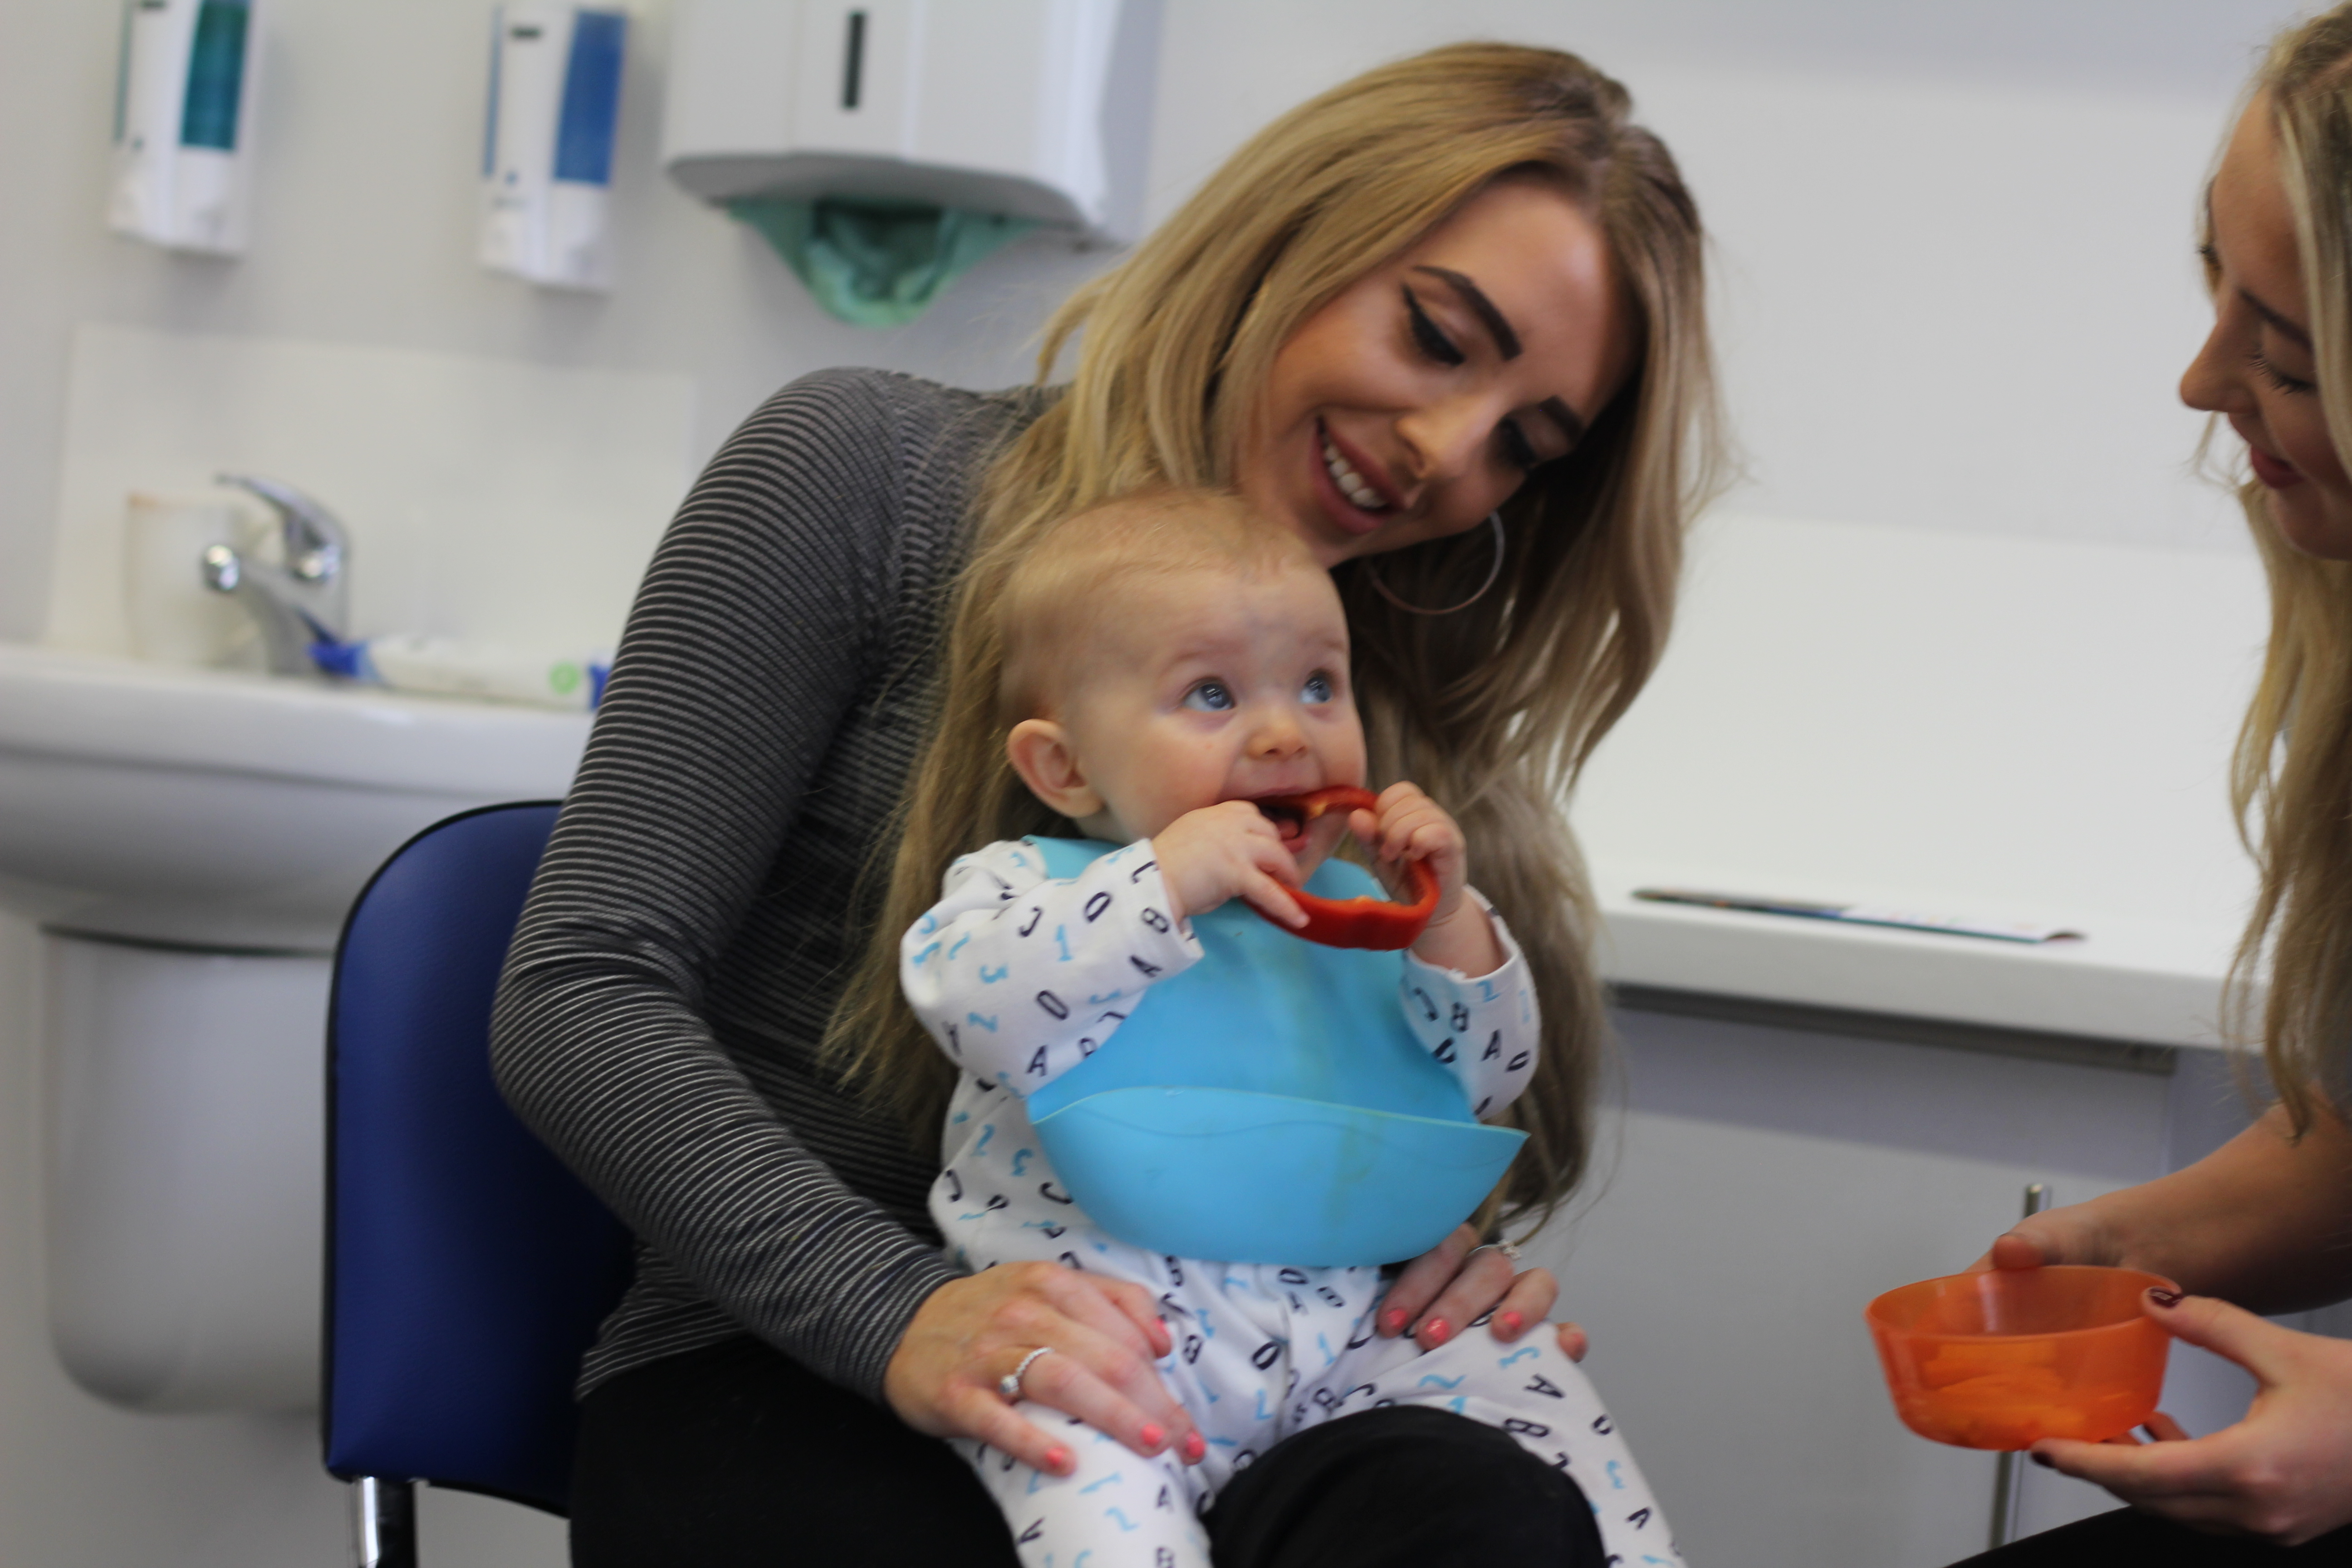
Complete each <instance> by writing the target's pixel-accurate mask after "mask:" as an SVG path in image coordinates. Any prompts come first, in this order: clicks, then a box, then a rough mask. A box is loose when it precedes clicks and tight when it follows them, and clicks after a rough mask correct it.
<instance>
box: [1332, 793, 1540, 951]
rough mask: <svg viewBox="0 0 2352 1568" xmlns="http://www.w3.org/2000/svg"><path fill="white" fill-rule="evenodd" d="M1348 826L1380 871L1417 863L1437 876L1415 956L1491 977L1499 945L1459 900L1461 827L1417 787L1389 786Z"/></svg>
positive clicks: (1481, 916)
mask: <svg viewBox="0 0 2352 1568" xmlns="http://www.w3.org/2000/svg"><path fill="white" fill-rule="evenodd" d="M1368 819H1369V820H1368ZM1349 826H1352V827H1353V828H1355V830H1356V833H1357V836H1358V837H1360V838H1362V839H1363V841H1364V844H1365V846H1366V847H1368V848H1370V850H1371V851H1372V858H1373V864H1374V865H1375V866H1377V867H1378V868H1380V869H1381V871H1382V872H1383V873H1388V872H1390V871H1391V868H1397V867H1399V866H1401V864H1402V862H1404V861H1407V860H1419V861H1423V862H1424V863H1425V864H1426V865H1427V866H1428V867H1429V869H1430V872H1431V873H1432V874H1433V876H1435V877H1436V879H1437V912H1436V913H1434V914H1433V915H1431V916H1430V917H1429V925H1428V926H1427V928H1426V929H1424V930H1423V931H1422V933H1421V936H1420V938H1419V940H1417V941H1416V942H1414V943H1413V944H1412V951H1413V954H1414V956H1416V957H1418V958H1419V959H1420V960H1421V961H1422V962H1423V963H1433V964H1436V965H1437V966H1438V967H1439V968H1441V969H1451V970H1454V971H1455V972H1456V973H1462V974H1471V975H1477V974H1490V973H1494V971H1496V969H1498V968H1500V967H1501V966H1502V963H1503V947H1502V943H1500V942H1497V941H1496V940H1495V927H1494V923H1493V922H1492V921H1489V920H1487V918H1486V910H1482V909H1480V908H1479V907H1478V906H1477V905H1475V904H1474V903H1472V902H1470V900H1468V899H1466V898H1465V897H1464V896H1463V888H1464V885H1465V883H1466V881H1467V880H1468V877H1469V868H1470V846H1469V843H1468V841H1467V840H1465V838H1464V837H1462V826H1461V825H1460V824H1459V823H1457V822H1455V821H1454V818H1453V817H1452V816H1448V815H1447V814H1446V812H1445V808H1444V807H1443V806H1441V805H1438V804H1437V803H1436V802H1435V801H1433V800H1432V799H1430V798H1429V796H1428V795H1424V794H1423V793H1422V791H1421V787H1420V786H1419V785H1418V784H1391V785H1389V787H1388V788H1386V789H1384V790H1382V791H1381V799H1380V807H1379V810H1378V811H1377V812H1370V811H1359V812H1355V813H1352V814H1351V815H1350V817H1349ZM1384 879H1387V880H1390V881H1391V882H1393V881H1394V880H1396V879H1395V878H1393V877H1384ZM1392 890H1393V889H1392Z"/></svg>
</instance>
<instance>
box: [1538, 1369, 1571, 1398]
mask: <svg viewBox="0 0 2352 1568" xmlns="http://www.w3.org/2000/svg"><path fill="white" fill-rule="evenodd" d="M1528 1393H1529V1394H1542V1395H1543V1396H1544V1397H1545V1398H1546V1399H1566V1398H1567V1397H1568V1395H1567V1394H1564V1393H1562V1392H1561V1391H1560V1388H1559V1384H1556V1383H1554V1382H1552V1380H1551V1379H1549V1378H1548V1377H1546V1376H1545V1375H1544V1374H1543V1373H1536V1380H1535V1381H1534V1382H1533V1383H1531V1384H1528Z"/></svg>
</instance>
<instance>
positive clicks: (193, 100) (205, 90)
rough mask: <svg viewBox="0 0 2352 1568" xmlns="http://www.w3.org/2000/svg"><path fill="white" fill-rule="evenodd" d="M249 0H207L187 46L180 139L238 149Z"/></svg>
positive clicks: (223, 149) (198, 12)
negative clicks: (186, 81)
mask: <svg viewBox="0 0 2352 1568" xmlns="http://www.w3.org/2000/svg"><path fill="white" fill-rule="evenodd" d="M249 6H250V0H204V4H203V5H200V6H198V7H197V8H196V37H195V42H194V44H192V45H191V46H190V47H189V49H188V96H187V100H186V106H185V107H184V109H183V110H181V114H180V145H181V146H183V147H212V148H216V149H217V150H219V151H220V152H223V153H234V152H236V105H237V100H238V98H239V97H240V96H241V95H242V94H243V92H244V90H245V33H246V26H247V23H248V22H249V21H250V20H251V19H252V12H251V10H250V9H249Z"/></svg>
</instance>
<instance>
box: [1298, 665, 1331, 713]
mask: <svg viewBox="0 0 2352 1568" xmlns="http://www.w3.org/2000/svg"><path fill="white" fill-rule="evenodd" d="M1332 695H1333V693H1332V690H1331V678H1330V677H1329V676H1328V675H1326V674H1324V673H1323V672H1322V671H1321V670H1319V669H1318V670H1317V671H1316V672H1315V673H1314V674H1312V675H1310V676H1308V677H1307V684H1306V685H1304V686H1302V687H1300V688H1299V689H1298V696H1299V700H1301V701H1304V702H1307V703H1310V704H1312V705H1314V706H1316V707H1320V706H1322V705H1323V704H1324V703H1326V702H1328V701H1330V700H1331V698H1332Z"/></svg>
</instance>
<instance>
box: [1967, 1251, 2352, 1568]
mask: <svg viewBox="0 0 2352 1568" xmlns="http://www.w3.org/2000/svg"><path fill="white" fill-rule="evenodd" d="M2004 1239H2006V1238H2004ZM2148 1298H2149V1300H2148V1304H2147V1314H2148V1316H2150V1317H2152V1318H2154V1319H2155V1320H2156V1321H2158V1322H2159V1323H2161V1324H2162V1325H2164V1328H2165V1331H2166V1332H2168V1333H2170V1334H2172V1335H2173V1336H2175V1337H2176V1338H2179V1339H2182V1340H2186V1341H2187V1342H2189V1343H2190V1344H2192V1345H2202V1346H2203V1347H2205V1348H2206V1349H2207V1350H2210V1351H2211V1352H2214V1353H2215V1354H2217V1355H2221V1356H2226V1357H2228V1358H2229V1359H2230V1360H2231V1361H2233V1362H2236V1363H2238V1364H2239V1365H2240V1366H2242V1367H2244V1368H2245V1369H2246V1370H2247V1371H2248V1372H2251V1373H2253V1374H2254V1377H2255V1378H2256V1380H2257V1381H2258V1382H2259V1383H2260V1384H2261V1387H2260V1390H2259V1392H2257V1393H2256V1394H2255V1395H2254V1402H2253V1405H2252V1407H2251V1408H2249V1409H2248V1410H2247V1412H2246V1415H2245V1419H2244V1420H2242V1421H2240V1422H2239V1423H2238V1424H2237V1425H2236V1426H2228V1427H2224V1428H2223V1429H2222V1430H2221V1431H2219V1432H2216V1433H2214V1434H2213V1435H2212V1436H2209V1437H2200V1438H2195V1439H2190V1438H2189V1437H2188V1436H2187V1435H2186V1434H2185V1433H2183V1432H2182V1431H2181V1430H2180V1428H2179V1426H2177V1425H2175V1424H2174V1423H2173V1422H2172V1420H2171V1418H2170V1417H2168V1416H2163V1415H2159V1416H2158V1417H2157V1419H2156V1420H2155V1421H2154V1422H2151V1423H2150V1424H2149V1428H2150V1430H2151V1431H2154V1432H2156V1433H2158V1435H2159V1437H2160V1440H2159V1441H2158V1442H2155V1443H2150V1444H2137V1443H2121V1442H2118V1443H2075V1442H2068V1441H2064V1440H2062V1439H2057V1438H2046V1439H2044V1440H2043V1441H2042V1442H2039V1443H2036V1444H2035V1445H2034V1446H2033V1457H2034V1458H2035V1459H2036V1460H2037V1461H2038V1462H2040V1463H2042V1464H2045V1465H2048V1466H2050V1467H2051V1468H2053V1469H2057V1470H2063V1471H2064V1472H2065V1473H2066V1474H2067V1475H2070V1476H2078V1477H2080V1478H2081V1479H2084V1480H2086V1481H2091V1482H2094V1483H2095V1484H2096V1485H2099V1486H2103V1487H2105V1488H2106V1489H2107V1490H2109V1491H2111V1492H2113V1493H2115V1494H2116V1496H2117V1497H2119V1498H2121V1499H2123V1500H2124V1501H2126V1502H2127V1503H2130V1504H2132V1505H2133V1506H2134V1507H2136V1508H2142V1509H2146V1510H2148V1511H2149V1512H2150V1513H2160V1514H2162V1515H2164V1516H2165V1517H2166V1518H2168V1519H2173V1520H2178V1521H2179V1522H2180V1523H2182V1524H2185V1525H2188V1526H2189V1527H2190V1528H2191V1529H2194V1530H2200V1531H2206V1532H2207V1533H2209V1534H2214V1535H2251V1536H2254V1537H2257V1538H2259V1539H2261V1540H2263V1541H2268V1542H2273V1543H2275V1544H2277V1545H2280V1546H2297V1545H2301V1544H2302V1543H2303V1542H2306V1541H2309V1540H2311V1539H2312V1538H2313V1537H2315V1536H2319V1535H2325V1534H2326V1533H2327V1532H2328V1531H2331V1530H2334V1529H2336V1528H2337V1527H2338V1526H2340V1525H2343V1524H2346V1523H2352V1422H2347V1421H2346V1419H2345V1412H2346V1411H2347V1410H2352V1342H2347V1341H2343V1340H2334V1339H2326V1338H2324V1337H2322V1336H2320V1335H2318V1334H2299V1333H2296V1332H2295V1331H2293V1330H2291V1329H2283V1328H2281V1327H2279V1326H2278V1325H2277V1324H2276V1323H2272V1322H2266V1321H2263V1319H2261V1318H2258V1317H2256V1316H2254V1314H2252V1312H2249V1311H2246V1310H2244V1309H2242V1308H2240V1307H2233V1306H2231V1305H2230V1304H2229V1303H2228V1302H2226V1301H2219V1300H2213V1299H2212V1298H2210V1297H2206V1296H2175V1295H2173V1294H2172V1293H2171V1292H2170V1291H2164V1292H2161V1293H2159V1292H2158V1291H2154V1290H2151V1291H2149V1292H2148Z"/></svg>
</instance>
